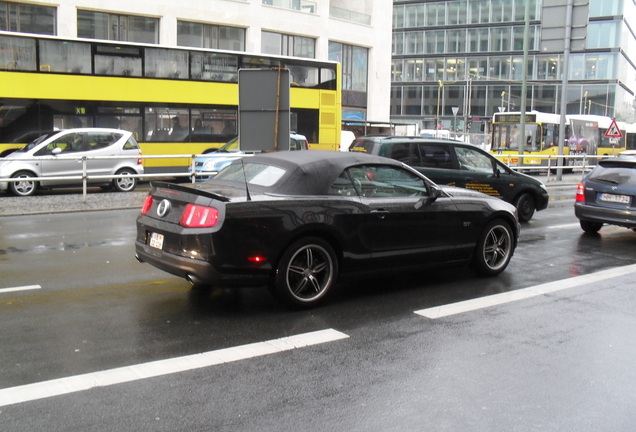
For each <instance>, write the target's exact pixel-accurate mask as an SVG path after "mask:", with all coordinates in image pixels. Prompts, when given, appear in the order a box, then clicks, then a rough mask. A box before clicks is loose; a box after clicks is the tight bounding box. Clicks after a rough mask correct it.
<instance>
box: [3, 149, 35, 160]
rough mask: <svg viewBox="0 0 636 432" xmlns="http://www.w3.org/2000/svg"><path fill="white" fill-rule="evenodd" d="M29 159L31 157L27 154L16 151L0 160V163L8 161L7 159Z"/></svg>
mask: <svg viewBox="0 0 636 432" xmlns="http://www.w3.org/2000/svg"><path fill="white" fill-rule="evenodd" d="M29 157H32V156H31V155H30V154H29V153H28V152H21V151H20V150H16V151H14V152H12V153H9V154H8V155H6V156H5V157H3V158H2V159H0V162H2V161H5V160H8V159H24V158H29Z"/></svg>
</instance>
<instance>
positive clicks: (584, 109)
mask: <svg viewBox="0 0 636 432" xmlns="http://www.w3.org/2000/svg"><path fill="white" fill-rule="evenodd" d="M583 98H584V102H583V114H589V113H588V112H586V110H587V92H585V94H584V95H583Z"/></svg>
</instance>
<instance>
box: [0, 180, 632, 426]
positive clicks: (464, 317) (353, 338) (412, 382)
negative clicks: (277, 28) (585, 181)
mask: <svg viewBox="0 0 636 432" xmlns="http://www.w3.org/2000/svg"><path fill="white" fill-rule="evenodd" d="M567 189H568V187H564V191H563V193H561V192H559V193H558V194H557V193H556V192H555V194H554V196H555V197H556V196H557V195H558V196H561V197H563V198H559V199H556V198H555V199H554V200H553V202H551V206H550V208H549V209H548V210H546V211H543V212H539V213H537V215H536V216H535V219H533V221H531V222H530V223H528V224H524V225H523V226H522V238H521V242H520V245H519V248H518V249H517V252H516V253H515V257H514V258H513V261H512V263H511V266H510V267H509V269H508V270H507V271H506V272H505V273H504V274H502V275H501V276H500V277H497V278H492V279H481V278H478V279H477V278H475V277H474V275H473V274H472V273H471V272H470V271H468V270H467V269H464V268H452V269H438V270H436V271H427V272H421V273H415V274H409V275H405V276H403V277H393V278H380V279H377V280H360V281H357V282H355V283H349V284H347V285H344V286H340V293H339V295H337V296H335V297H334V299H333V300H332V301H330V302H329V303H328V304H326V305H325V306H324V307H322V308H319V309H316V310H313V311H305V312H289V311H287V310H285V309H284V308H282V307H281V306H280V305H279V304H278V303H276V302H275V301H274V300H273V299H272V298H271V297H270V296H269V294H268V292H267V291H266V290H262V289H240V290H235V291H225V290H215V291H213V292H204V291H197V290H194V291H193V290H191V289H190V287H189V285H188V284H187V283H186V282H185V281H183V280H180V279H178V278H173V277H171V276H169V275H166V274H164V273H162V272H159V271H158V270H154V269H153V268H151V267H150V266H148V265H142V264H139V263H137V262H136V261H134V259H133V258H132V255H133V252H132V240H133V239H134V219H135V217H136V214H137V211H138V210H137V208H138V207H136V208H132V209H127V210H117V211H98V210H93V211H74V212H69V213H53V214H35V215H28V216H24V215H22V216H7V217H2V218H0V251H1V252H0V275H2V276H1V278H0V279H1V280H2V282H1V283H0V288H4V287H8V286H24V285H31V284H35V283H37V284H39V285H41V289H38V290H33V291H24V292H11V293H0V322H1V323H2V328H3V331H2V332H1V333H0V358H2V359H3V361H2V362H0V395H1V394H2V389H14V390H13V391H9V392H8V393H10V394H11V393H16V392H17V391H18V389H22V390H24V388H23V387H21V386H23V385H25V384H29V383H32V384H37V383H42V382H47V381H49V380H53V379H65V378H68V377H73V376H78V375H80V374H86V373H97V372H100V371H105V370H113V369H115V368H121V367H126V366H136V367H138V368H140V366H139V365H142V364H144V363H146V362H149V361H157V360H165V359H175V358H180V357H182V356H186V355H191V354H196V353H204V352H211V351H212V352H216V350H219V349H223V348H231V347H237V346H241V345H244V344H247V343H257V342H263V341H271V340H274V339H277V338H280V337H286V336H291V335H298V334H302V333H306V332H312V331H317V330H325V329H332V330H335V331H337V332H341V333H342V334H344V335H346V338H344V339H340V340H335V341H332V342H327V343H323V344H318V345H315V346H309V347H304V348H297V349H293V350H289V351H284V352H280V353H276V354H270V355H265V356H259V357H252V358H247V359H244V360H238V361H233V362H227V363H223V364H217V365H213V366H209V367H203V368H200V369H188V370H185V371H182V372H178V373H170V374H166V375H162V376H157V377H154V378H148V379H143V380H137V381H132V382H126V383H122V384H116V385H109V386H104V387H97V388H92V389H90V390H85V391H80V392H75V393H69V394H63V395H59V396H54V397H50V398H42V399H36V400H33V401H30V402H22V403H15V404H7V405H4V406H0V425H2V427H0V430H2V431H5V430H6V431H24V430H32V431H39V430H42V431H44V430H47V431H104V430H108V431H110V430H112V431H118V430H121V431H128V430H135V431H175V430H189V431H204V430H205V431H210V430H214V431H237V430H240V431H256V430H258V431H270V430H271V431H274V430H276V431H279V430H293V431H296V430H303V431H304V430H307V431H323V430H324V431H416V430H417V431H419V430H436V431H457V430H464V431H511V430H515V431H535V430H549V431H558V430H563V431H572V430H576V431H599V430H607V431H629V430H633V424H634V421H635V420H636V411H635V410H634V406H636V405H635V403H636V391H635V390H634V389H636V370H635V369H634V367H633V364H634V358H636V342H635V341H636V338H635V337H634V336H635V332H636V318H635V314H634V307H635V306H636V295H635V292H634V289H633V286H634V281H635V277H634V276H633V275H634V274H633V273H632V274H630V275H626V276H621V277H614V278H612V277H604V278H602V279H601V280H592V279H586V278H588V277H589V275H591V274H594V273H597V272H599V271H603V270H606V269H612V268H627V267H628V266H631V265H632V264H633V263H634V256H635V255H634V253H633V246H634V241H636V235H635V234H634V233H632V232H630V231H628V230H625V229H619V228H612V227H606V228H603V230H601V234H600V235H598V236H589V235H585V234H583V233H582V231H581V230H580V228H579V227H578V224H577V223H576V220H575V219H574V218H573V212H572V208H571V206H572V201H573V200H572V199H571V197H572V196H573V195H572V192H573V186H572V187H569V190H567ZM106 195H109V194H101V193H100V194H94V195H92V196H95V197H98V196H100V198H99V200H101V201H102V202H106V200H107V198H108V199H113V200H117V198H118V197H116V196H115V197H112V198H111V197H110V196H109V197H105V196H106ZM113 195H118V194H113ZM120 195H125V196H126V198H132V197H133V195H131V194H120ZM143 195H144V193H140V194H139V199H140V200H141V201H143ZM568 196H569V197H570V198H568ZM5 199H6V198H0V206H2V204H3V203H4V202H5V201H4V200H5ZM58 199H59V198H58ZM68 199H72V198H70V197H69V198H68ZM75 199H77V196H76V197H75ZM135 199H136V198H135ZM80 201H81V196H80ZM119 204H120V206H121V207H123V204H122V201H121V200H120V201H119ZM126 205H129V204H126ZM130 205H131V206H135V205H137V204H136V203H134V202H133V203H132V204H130ZM140 205H141V203H139V206H140ZM26 207H27V206H26V205H25V206H23V207H22V208H23V211H25V210H24V209H25V208H26ZM42 208H43V205H42V204H41V203H40V209H42ZM52 227H53V229H52ZM576 277H579V279H573V278H576ZM572 280H576V281H579V282H577V283H578V284H575V285H574V286H572V287H571V288H568V289H563V290H560V291H554V292H550V293H547V294H544V295H539V296H535V297H530V298H526V299H523V300H518V301H514V302H510V303H503V304H500V305H495V306H490V307H487V308H482V309H476V310H472V311H465V312H462V313H459V314H456V315H451V316H446V317H443V318H438V319H430V318H426V317H424V316H421V315H418V314H415V313H414V311H418V310H422V309H427V308H432V307H437V306H443V305H447V304H453V303H457V302H460V301H464V300H470V299H477V298H482V299H484V298H489V297H491V296H492V295H494V294H499V293H506V292H517V293H522V292H525V291H524V289H528V288H531V287H536V286H538V285H540V284H545V283H549V282H552V281H572ZM565 283H566V282H563V284H564V286H565ZM1 397H2V396H0V398H1ZM0 400H2V399H0Z"/></svg>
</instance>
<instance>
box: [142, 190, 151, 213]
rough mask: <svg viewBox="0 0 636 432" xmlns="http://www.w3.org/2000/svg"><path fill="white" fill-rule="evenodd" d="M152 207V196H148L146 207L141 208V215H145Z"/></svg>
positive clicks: (145, 202)
mask: <svg viewBox="0 0 636 432" xmlns="http://www.w3.org/2000/svg"><path fill="white" fill-rule="evenodd" d="M150 207H152V196H150V195H148V196H147V197H146V201H144V205H143V206H142V207H141V214H142V215H145V214H146V213H148V211H149V210H150Z"/></svg>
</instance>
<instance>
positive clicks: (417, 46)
mask: <svg viewBox="0 0 636 432" xmlns="http://www.w3.org/2000/svg"><path fill="white" fill-rule="evenodd" d="M405 45H406V54H423V53H424V32H421V31H419V32H409V33H406V44H405Z"/></svg>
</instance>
